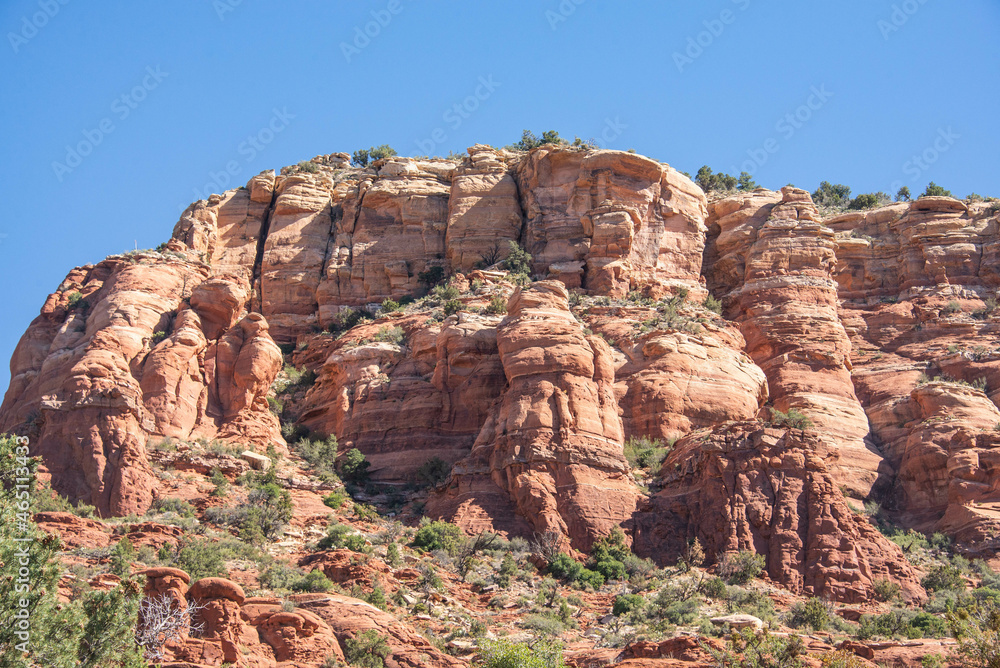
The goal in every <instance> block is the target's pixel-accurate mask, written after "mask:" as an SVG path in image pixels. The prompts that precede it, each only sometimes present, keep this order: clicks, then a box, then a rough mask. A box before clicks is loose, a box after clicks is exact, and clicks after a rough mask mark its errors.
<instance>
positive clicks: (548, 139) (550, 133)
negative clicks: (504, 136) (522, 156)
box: [504, 130, 567, 151]
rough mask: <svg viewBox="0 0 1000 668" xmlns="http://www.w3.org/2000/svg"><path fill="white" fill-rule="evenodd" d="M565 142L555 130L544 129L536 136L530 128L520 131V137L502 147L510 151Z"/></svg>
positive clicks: (528, 149)
mask: <svg viewBox="0 0 1000 668" xmlns="http://www.w3.org/2000/svg"><path fill="white" fill-rule="evenodd" d="M565 143H567V142H566V140H564V139H563V138H562V137H560V136H559V133H558V132H556V131H555V130H546V131H544V132H542V136H541V137H538V136H536V135H535V133H534V132H532V131H531V130H525V131H524V132H522V133H521V139H520V141H518V142H515V143H513V144H508V145H507V146H505V147H504V148H506V149H508V150H511V151H530V150H531V149H533V148H538V147H539V146H544V145H545V144H560V145H561V144H565Z"/></svg>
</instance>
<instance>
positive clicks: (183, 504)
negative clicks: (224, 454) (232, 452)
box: [150, 469, 218, 517]
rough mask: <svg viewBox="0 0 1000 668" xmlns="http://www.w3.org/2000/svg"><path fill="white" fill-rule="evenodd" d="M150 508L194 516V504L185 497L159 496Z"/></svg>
mask: <svg viewBox="0 0 1000 668" xmlns="http://www.w3.org/2000/svg"><path fill="white" fill-rule="evenodd" d="M216 470H218V469H216ZM150 508H151V510H152V511H153V512H157V513H176V514H178V515H180V516H181V517H194V506H192V505H191V504H190V503H188V502H187V501H185V500H184V499H175V498H170V497H167V498H159V499H156V500H155V501H153V504H152V506H150Z"/></svg>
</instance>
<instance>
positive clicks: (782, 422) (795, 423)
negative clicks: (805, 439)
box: [768, 408, 813, 429]
mask: <svg viewBox="0 0 1000 668" xmlns="http://www.w3.org/2000/svg"><path fill="white" fill-rule="evenodd" d="M768 422H769V423H770V424H771V425H773V426H775V427H787V428H789V429H811V428H812V426H813V423H812V420H810V419H809V418H808V417H806V416H805V415H804V414H803V413H802V412H800V411H799V410H798V409H797V408H789V409H788V412H787V413H782V412H781V411H779V410H778V409H776V408H772V409H771V419H770V420H769V421H768Z"/></svg>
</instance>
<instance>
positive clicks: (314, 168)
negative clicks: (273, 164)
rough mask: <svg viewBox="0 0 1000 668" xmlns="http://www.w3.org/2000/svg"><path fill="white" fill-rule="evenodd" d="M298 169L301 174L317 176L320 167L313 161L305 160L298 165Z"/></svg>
mask: <svg viewBox="0 0 1000 668" xmlns="http://www.w3.org/2000/svg"><path fill="white" fill-rule="evenodd" d="M297 167H298V168H299V171H300V172H306V173H308V174H315V173H316V172H318V171H319V165H317V164H316V163H315V162H313V161H312V160H303V161H302V162H300V163H299V164H298V165H297Z"/></svg>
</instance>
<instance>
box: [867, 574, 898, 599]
mask: <svg viewBox="0 0 1000 668" xmlns="http://www.w3.org/2000/svg"><path fill="white" fill-rule="evenodd" d="M872 591H873V592H874V594H875V598H877V599H878V600H880V601H882V602H888V601H893V600H895V599H896V598H898V597H899V595H900V593H901V592H902V591H903V588H902V587H901V586H899V584H897V583H895V582H893V581H892V580H885V579H881V580H875V581H874V582H873V583H872Z"/></svg>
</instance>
